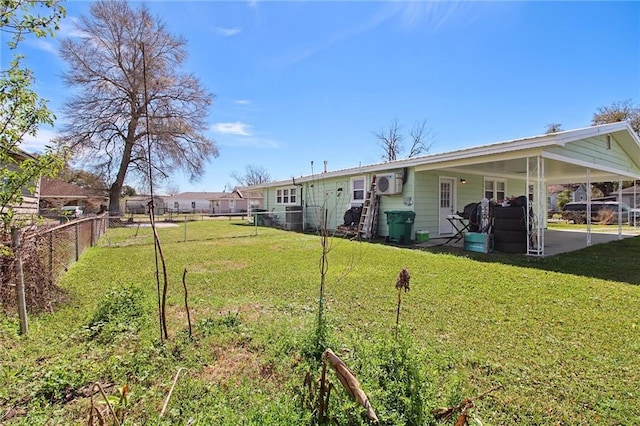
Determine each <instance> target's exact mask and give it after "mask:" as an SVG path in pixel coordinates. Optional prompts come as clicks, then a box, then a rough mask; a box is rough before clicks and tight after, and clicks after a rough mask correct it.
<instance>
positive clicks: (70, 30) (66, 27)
mask: <svg viewBox="0 0 640 426" xmlns="http://www.w3.org/2000/svg"><path fill="white" fill-rule="evenodd" d="M79 22H80V19H78V18H76V17H75V16H69V17H67V18H66V19H63V20H62V21H60V30H59V31H58V33H57V35H56V37H87V36H88V34H87V33H85V32H84V31H80V30H79V29H78V28H77V24H78V23H79Z"/></svg>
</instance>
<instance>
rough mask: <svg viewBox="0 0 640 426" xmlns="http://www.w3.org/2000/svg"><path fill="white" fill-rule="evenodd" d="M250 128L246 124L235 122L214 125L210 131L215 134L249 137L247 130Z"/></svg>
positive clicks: (249, 133)
mask: <svg viewBox="0 0 640 426" xmlns="http://www.w3.org/2000/svg"><path fill="white" fill-rule="evenodd" d="M250 128H251V126H250V125H249V124H246V123H241V122H239V121H236V122H235V123H216V124H214V125H213V126H211V130H213V131H214V132H216V133H222V134H226V135H236V136H251V132H250V131H249V129H250Z"/></svg>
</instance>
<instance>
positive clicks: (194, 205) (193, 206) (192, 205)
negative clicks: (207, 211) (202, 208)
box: [191, 201, 196, 209]
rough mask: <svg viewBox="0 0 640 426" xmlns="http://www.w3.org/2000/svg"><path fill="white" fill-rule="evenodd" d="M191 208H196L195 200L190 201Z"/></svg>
mask: <svg viewBox="0 0 640 426" xmlns="http://www.w3.org/2000/svg"><path fill="white" fill-rule="evenodd" d="M191 208H192V209H195V208H196V202H195V201H192V202H191Z"/></svg>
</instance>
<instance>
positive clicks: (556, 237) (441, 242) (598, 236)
mask: <svg viewBox="0 0 640 426" xmlns="http://www.w3.org/2000/svg"><path fill="white" fill-rule="evenodd" d="M638 235H640V229H639V230H638V232H633V231H632V232H628V231H627V232H623V233H622V234H621V235H618V231H617V229H616V230H611V231H610V232H601V231H598V232H593V231H592V232H591V245H595V244H602V243H607V242H610V241H616V240H618V239H623V238H631V237H636V236H638ZM448 240H449V237H437V238H433V239H430V240H429V241H426V242H424V243H419V244H416V246H417V247H423V248H430V247H439V246H446V247H456V248H460V249H462V248H464V244H463V240H462V239H461V240H459V241H448ZM586 247H587V231H586V230H550V229H547V230H545V233H544V255H545V257H548V256H555V255H557V254H560V253H568V252H571V251H575V250H580V249H583V248H586Z"/></svg>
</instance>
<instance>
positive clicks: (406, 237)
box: [385, 210, 416, 244]
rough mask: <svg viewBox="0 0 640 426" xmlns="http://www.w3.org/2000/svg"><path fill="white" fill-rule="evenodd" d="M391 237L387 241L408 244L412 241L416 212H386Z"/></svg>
mask: <svg viewBox="0 0 640 426" xmlns="http://www.w3.org/2000/svg"><path fill="white" fill-rule="evenodd" d="M385 214H386V215H387V225H389V236H388V237H387V241H395V242H397V243H399V244H408V243H409V242H410V241H411V229H412V228H413V222H414V219H415V218H416V212H413V211H408V210H407V211H404V210H389V211H386V212H385Z"/></svg>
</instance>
